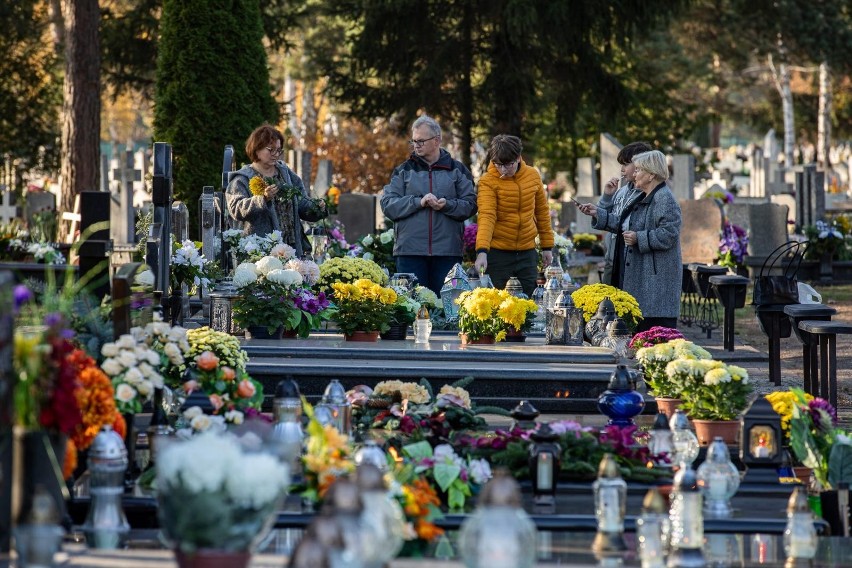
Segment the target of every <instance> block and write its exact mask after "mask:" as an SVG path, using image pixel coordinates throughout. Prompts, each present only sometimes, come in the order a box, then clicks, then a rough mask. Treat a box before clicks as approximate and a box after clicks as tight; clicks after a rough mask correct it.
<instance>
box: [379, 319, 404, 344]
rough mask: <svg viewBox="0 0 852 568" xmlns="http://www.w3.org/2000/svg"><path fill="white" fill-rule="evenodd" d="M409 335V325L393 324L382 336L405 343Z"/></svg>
mask: <svg viewBox="0 0 852 568" xmlns="http://www.w3.org/2000/svg"><path fill="white" fill-rule="evenodd" d="M407 335H408V324H407V323H406V324H401V323H395V324H391V326H390V329H388V330H387V331H386V332H384V333H382V334H381V338H382V339H389V340H391V341H405V339H406V336H407Z"/></svg>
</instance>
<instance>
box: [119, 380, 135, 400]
mask: <svg viewBox="0 0 852 568" xmlns="http://www.w3.org/2000/svg"><path fill="white" fill-rule="evenodd" d="M115 398H116V399H118V400H119V401H121V402H130V401H131V400H133V399H134V398H136V389H134V388H133V387H131V386H130V385H128V384H127V383H121V384H120V385H118V388H117V389H115Z"/></svg>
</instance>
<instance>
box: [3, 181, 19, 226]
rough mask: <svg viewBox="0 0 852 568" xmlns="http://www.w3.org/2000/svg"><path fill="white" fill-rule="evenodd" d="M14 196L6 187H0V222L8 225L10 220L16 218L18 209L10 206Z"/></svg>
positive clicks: (15, 206)
mask: <svg viewBox="0 0 852 568" xmlns="http://www.w3.org/2000/svg"><path fill="white" fill-rule="evenodd" d="M13 197H14V194H13V193H12V192H11V191H9V187H8V186H6V185H0V221H2V222H3V223H9V222H11V221H12V219H17V218H18V207H17V205H12V198H13Z"/></svg>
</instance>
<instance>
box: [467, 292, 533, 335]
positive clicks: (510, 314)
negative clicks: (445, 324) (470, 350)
mask: <svg viewBox="0 0 852 568" xmlns="http://www.w3.org/2000/svg"><path fill="white" fill-rule="evenodd" d="M456 303H457V304H458V305H459V330H461V332H462V333H466V334H467V336H468V337H469V338H470V339H479V338H481V337H482V336H485V335H493V336H494V337H495V339H496V340H497V341H502V340H503V339H504V338H505V337H506V330H507V329H508V327H510V326H511V327H513V328H515V329H516V330H519V331H520V330H521V329H522V328H524V327H526V323H527V316H528V315H529V314H533V315H534V314H535V311H536V304H535V302H533V301H532V300H524V299H521V298H516V297H515V296H512V295H511V294H509V293H508V292H506V291H505V290H497V289H495V288H475V289H473V290H470V291H467V292H462V294H461V295H460V296H459V297H458V299H456Z"/></svg>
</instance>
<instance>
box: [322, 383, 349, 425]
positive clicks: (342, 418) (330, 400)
mask: <svg viewBox="0 0 852 568" xmlns="http://www.w3.org/2000/svg"><path fill="white" fill-rule="evenodd" d="M317 406H318V407H323V408H326V409H328V410H329V411H330V413H331V416H332V418H333V422H332V424H333V425H334V427H335V428H337V430H338V431H339V432H340V433H341V434H345V435H347V436H348V435H350V434H351V433H352V405H351V404H350V403H349V400H347V398H346V389H344V388H343V385H341V384H340V381H338V380H337V379H332V380H331V382H330V383H328V386H327V387H326V388H325V392H324V393H323V395H322V400H321V401H320V403H319V404H318V405H317Z"/></svg>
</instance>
